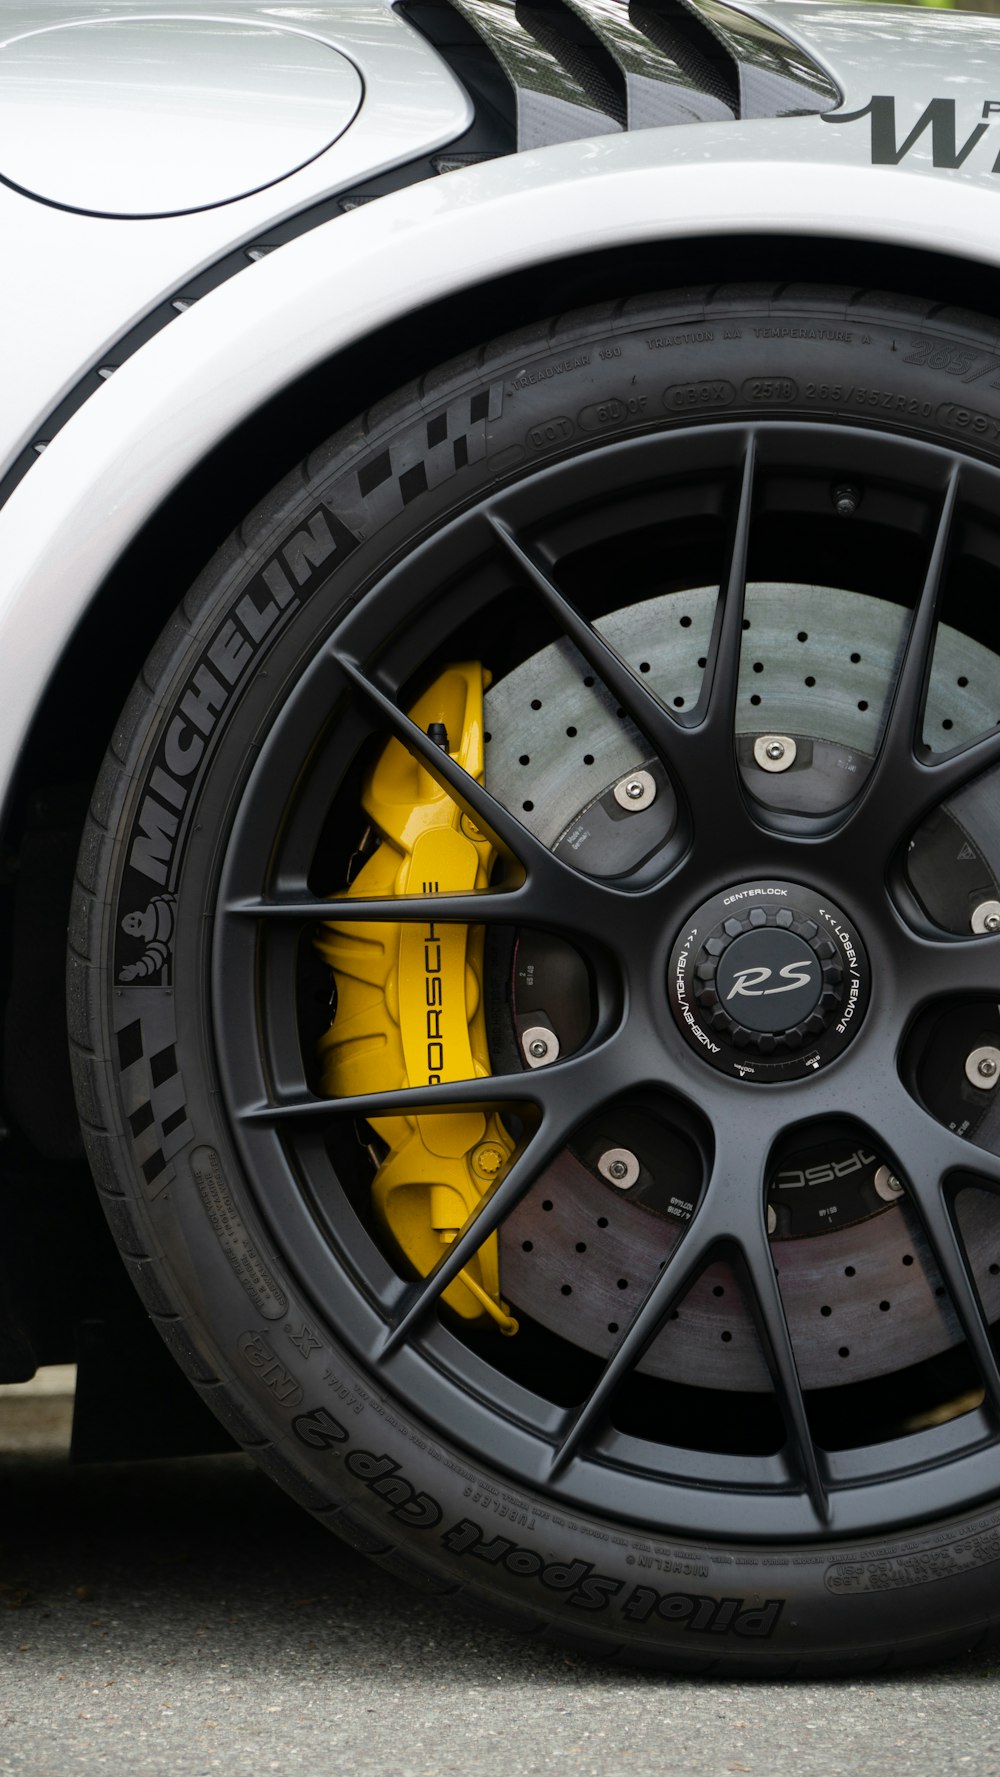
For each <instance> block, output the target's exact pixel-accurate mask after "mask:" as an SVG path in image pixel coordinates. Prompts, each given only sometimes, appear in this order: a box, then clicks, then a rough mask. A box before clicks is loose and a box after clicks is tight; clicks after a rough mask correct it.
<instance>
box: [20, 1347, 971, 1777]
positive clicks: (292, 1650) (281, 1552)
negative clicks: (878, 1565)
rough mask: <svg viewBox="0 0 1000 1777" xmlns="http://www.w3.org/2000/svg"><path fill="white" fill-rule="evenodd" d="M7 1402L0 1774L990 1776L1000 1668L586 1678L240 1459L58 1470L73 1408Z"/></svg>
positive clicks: (64, 1403) (561, 1657) (59, 1392)
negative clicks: (758, 1678) (304, 1508)
mask: <svg viewBox="0 0 1000 1777" xmlns="http://www.w3.org/2000/svg"><path fill="white" fill-rule="evenodd" d="M45 1382H47V1383H48V1392H40V1391H39V1389H38V1388H35V1389H32V1390H28V1391H25V1390H20V1391H15V1390H0V1498H2V1502H3V1509H2V1515H0V1525H2V1529H0V1539H2V1543H0V1773H2V1774H3V1777H6V1774H7V1773H17V1774H18V1777H26V1774H29V1773H30V1777H96V1774H97V1773H108V1772H113V1773H115V1777H119V1774H121V1777H203V1774H210V1773H211V1774H214V1773H220V1774H221V1777H251V1774H252V1777H259V1774H260V1773H262V1772H271V1771H279V1772H281V1773H282V1774H283V1777H298V1774H299V1773H306V1772H308V1773H310V1777H312V1774H313V1773H316V1774H318V1777H325V1774H326V1773H331V1774H333V1773H336V1774H337V1777H340V1774H341V1773H344V1774H345V1777H354V1774H355V1773H357V1774H358V1777H452V1773H454V1774H455V1777H529V1774H534V1773H558V1774H559V1777H564V1774H565V1777H576V1774H579V1777H618V1774H619V1773H621V1774H622V1777H626V1774H627V1777H653V1774H654V1773H655V1774H656V1777H716V1774H718V1777H729V1774H730V1773H734V1772H735V1773H745V1772H751V1773H754V1774H755V1777H786V1774H787V1777H793V1774H794V1777H855V1774H858V1777H869V1774H870V1777H909V1774H910V1773H919V1777H958V1774H961V1773H974V1774H975V1777H990V1774H991V1773H1000V1656H996V1657H993V1656H991V1657H983V1656H980V1657H978V1658H973V1659H971V1660H967V1661H964V1662H959V1663H957V1664H952V1665H949V1666H947V1667H942V1668H941V1669H940V1670H939V1671H933V1672H930V1673H921V1674H919V1675H911V1676H907V1675H904V1676H901V1677H900V1676H895V1677H890V1678H881V1679H878V1680H872V1679H864V1680H859V1681H856V1682H852V1681H844V1682H841V1683H837V1684H798V1685H791V1684H781V1683H772V1684H758V1685H754V1684H742V1685H741V1684H734V1683H727V1684H717V1683H709V1682H706V1681H699V1682H694V1683H693V1682H690V1681H689V1680H686V1679H684V1680H682V1679H675V1678H670V1677H659V1676H657V1675H650V1674H648V1673H628V1672H622V1671H621V1670H619V1669H618V1668H614V1669H610V1668H602V1667H601V1666H593V1665H590V1664H588V1663H586V1662H585V1661H583V1660H581V1659H578V1658H575V1657H571V1656H567V1655H565V1654H563V1653H560V1652H557V1651H554V1650H552V1649H546V1648H539V1647H536V1646H532V1645H530V1644H526V1643H522V1642H520V1641H517V1640H515V1639H514V1638H513V1637H511V1636H510V1635H508V1634H506V1633H501V1632H494V1631H491V1630H490V1629H489V1628H488V1627H484V1626H481V1625H480V1624H479V1623H478V1622H476V1621H475V1620H472V1619H469V1618H467V1617H465V1616H460V1615H457V1614H455V1613H454V1611H451V1612H449V1611H448V1610H447V1609H446V1608H443V1607H442V1606H440V1605H438V1604H434V1603H432V1602H431V1601H430V1600H427V1599H424V1598H422V1597H420V1596H418V1595H417V1594H415V1593H412V1592H410V1591H409V1590H407V1589H406V1588H405V1587H403V1586H402V1585H400V1583H399V1582H398V1581H396V1580H393V1579H391V1578H390V1577H389V1576H388V1575H387V1574H384V1573H383V1572H381V1570H380V1569H378V1568H376V1567H373V1566H371V1565H370V1564H369V1563H367V1562H366V1561H364V1560H362V1558H361V1557H360V1556H358V1555H356V1554H355V1553H354V1552H353V1551H351V1550H349V1549H346V1548H344V1547H343V1546H341V1545H340V1544H339V1543H337V1542H336V1541H335V1540H334V1539H333V1538H332V1537H331V1536H330V1534H329V1533H328V1532H327V1531H325V1530H323V1529H321V1527H320V1526H319V1525H318V1524H316V1523H314V1522H313V1520H312V1519H310V1518H308V1517H306V1516H305V1514H304V1513H302V1512H301V1511H299V1510H298V1509H297V1508H296V1507H295V1506H294V1505H293V1504H292V1503H291V1502H290V1501H289V1500H287V1499H285V1498H284V1496H283V1495H282V1494H280V1493H279V1492H277V1490H276V1489H275V1488H274V1487H273V1486H272V1485H271V1483H270V1482H268V1481H267V1480H266V1479H265V1478H264V1477H263V1476H262V1475H259V1474H258V1473H257V1472H256V1470H255V1469H254V1467H253V1465H252V1464H251V1463H250V1462H249V1460H248V1459H246V1458H244V1457H242V1456H220V1457H204V1458H198V1459H195V1460H185V1461H179V1462H169V1463H168V1462H162V1463H127V1464H126V1463H123V1464H115V1465H110V1464H109V1465H102V1466H97V1467H87V1468H75V1469H74V1468H72V1467H70V1465H69V1463H68V1462H67V1460H66V1451H67V1449H68V1443H69V1428H70V1419H71V1400H70V1398H69V1396H68V1395H67V1394H66V1393H65V1392H64V1390H65V1386H66V1382H65V1378H64V1379H63V1382H62V1384H61V1387H60V1384H59V1379H58V1377H56V1378H52V1377H49V1378H43V1383H45Z"/></svg>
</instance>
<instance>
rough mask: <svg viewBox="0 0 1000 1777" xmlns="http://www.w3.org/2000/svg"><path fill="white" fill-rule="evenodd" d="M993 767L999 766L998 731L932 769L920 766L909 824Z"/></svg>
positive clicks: (999, 744) (949, 754)
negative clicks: (915, 803) (918, 795)
mask: <svg viewBox="0 0 1000 1777" xmlns="http://www.w3.org/2000/svg"><path fill="white" fill-rule="evenodd" d="M996 765H1000V727H998V728H996V729H992V730H991V731H990V733H989V734H984V735H983V736H982V738H981V739H980V740H974V741H973V742H972V743H971V745H969V746H967V747H960V748H959V750H958V751H957V752H955V753H948V754H946V756H945V757H944V758H943V759H940V760H938V761H937V762H936V763H935V764H933V765H922V766H921V767H920V770H921V779H920V784H921V790H922V795H921V799H920V806H919V808H918V811H917V816H916V817H915V818H914V820H913V821H912V823H911V824H912V825H914V826H915V825H916V820H917V818H919V815H920V814H922V813H924V811H925V810H926V809H929V808H937V807H938V806H939V804H940V803H942V802H947V801H948V799H949V797H951V796H955V795H957V793H958V791H959V790H961V789H964V787H965V785H966V784H967V783H970V782H971V781H972V779H973V778H976V777H981V776H982V775H983V773H984V772H986V771H990V770H992V769H993V767H994V766H996Z"/></svg>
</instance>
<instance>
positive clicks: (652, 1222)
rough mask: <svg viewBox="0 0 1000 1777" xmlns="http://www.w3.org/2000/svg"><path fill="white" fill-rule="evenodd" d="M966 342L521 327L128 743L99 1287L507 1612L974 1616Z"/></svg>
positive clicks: (361, 469)
mask: <svg viewBox="0 0 1000 1777" xmlns="http://www.w3.org/2000/svg"><path fill="white" fill-rule="evenodd" d="M992 337H993V330H992V329H991V328H990V327H989V326H988V324H987V323H985V322H980V321H977V320H976V319H975V318H974V317H968V316H960V315H954V314H948V313H942V312H939V311H935V310H933V309H932V308H930V306H929V305H925V306H921V305H918V304H914V303H909V304H905V305H902V304H898V303H893V301H892V300H891V299H888V298H874V297H871V296H862V295H860V294H854V295H852V294H851V293H849V292H836V291H818V290H800V291H796V290H785V291H782V292H777V293H769V292H766V291H762V290H746V289H743V290H733V291H725V290H722V291H717V292H714V293H711V294H708V295H705V294H699V295H694V296H692V295H683V296H672V297H660V298H656V299H646V300H644V301H643V302H641V303H640V302H632V303H628V304H625V305H620V306H619V307H616V308H614V309H607V310H601V311H588V312H586V313H583V314H580V315H576V316H571V317H570V318H568V319H566V320H563V321H561V322H559V323H553V324H552V325H551V326H549V327H544V328H538V329H534V330H532V331H531V332H530V333H527V334H521V335H518V336H514V337H512V338H509V339H507V340H502V341H500V342H499V343H496V344H494V345H491V346H488V347H486V348H484V349H483V350H481V351H480V352H478V353H476V354H474V355H472V356H471V357H469V358H467V359H465V360H462V361H460V362H458V363H456V364H452V365H450V366H447V367H446V368H445V369H443V370H440V371H437V372H435V373H434V374H433V375H429V376H428V377H426V378H425V379H424V380H423V381H422V382H421V383H420V384H419V386H415V387H411V388H409V389H407V390H404V391H403V392H402V393H401V394H400V395H399V396H398V397H397V398H395V399H394V400H393V401H392V402H390V403H387V404H385V406H384V407H383V408H381V409H379V410H378V411H376V412H374V413H372V414H370V415H369V416H367V419H366V422H365V424H364V425H363V426H361V427H359V429H358V430H357V431H356V432H354V433H346V434H340V435H338V436H337V437H335V438H334V439H333V440H332V441H331V442H330V444H329V445H328V446H326V447H325V448H324V449H323V450H322V451H321V452H319V453H318V454H317V455H316V457H315V458H314V459H312V460H310V461H309V462H308V463H307V464H306V465H305V466H304V469H303V470H302V471H301V472H300V473H298V474H297V475H295V476H294V477H292V478H290V479H289V480H288V481H287V482H286V483H285V484H283V485H282V486H281V487H280V488H279V489H278V490H277V491H276V493H275V494H274V495H273V496H272V498H271V500H270V502H269V503H268V504H267V506H266V507H265V508H264V510H262V511H260V512H257V513H255V514H254V515H253V516H252V518H251V519H250V520H249V521H248V522H247V524H246V525H245V526H244V527H243V530H242V532H241V533H240V535H239V536H238V537H237V538H235V539H233V540H231V541H230V543H229V544H227V545H226V547H225V548H224V549H223V550H222V551H221V553H220V555H219V556H218V558H217V559H216V560H215V561H214V562H213V563H212V564H211V565H210V567H209V568H208V569H207V570H206V573H205V575H204V576H203V577H202V580H201V581H200V582H199V583H198V585H197V586H196V587H195V589H194V590H193V592H192V593H191V594H190V595H189V597H188V598H187V599H186V600H185V602H184V604H183V606H182V607H181V610H180V612H179V613H178V616H177V618H176V619H175V620H174V622H173V623H172V625H171V626H170V628H169V629H168V630H167V632H166V633H165V635H164V636H163V638H162V640H161V642H160V644H159V645H158V647H157V649H156V651H155V653H154V655H153V658H152V659H151V661H150V662H149V663H148V665H147V668H146V672H145V674H144V677H143V679H142V681H141V682H140V684H139V685H138V686H137V688H136V691H135V693H134V695H133V698H132V701H131V703H130V704H129V706H128V708H127V710H126V712H125V715H124V717H123V719H122V722H121V725H120V727H119V730H118V731H117V733H116V736H115V740H114V743H113V747H112V752H111V755H110V756H109V760H108V763H107V765H106V767H105V770H104V774H103V776H102V778H101V781H100V784H99V786H98V789H97V792H96V798H95V803H94V810H93V818H92V821H91V823H90V826H89V828H88V832H87V835H86V839H85V843H84V847H83V853H82V857H81V864H80V882H81V887H80V890H79V892H78V895H77V899H76V903H75V908H74V919H73V932H72V944H71V959H70V1017H71V1033H72V1036H73V1038H74V1041H75V1043H76V1045H77V1052H76V1066H77V1080H78V1089H79V1094H80V1104H81V1112H82V1117H83V1121H84V1124H85V1128H86V1131H87V1136H88V1142H89V1149H90V1154H91V1158H92V1161H93V1165H94V1170H95V1173H96V1176H97V1178H98V1183H99V1185H100V1187H101V1190H102V1192H103V1195H104V1201H105V1206H106V1208H107V1211H108V1214H109V1216H110V1219H111V1225H112V1227H113V1229H114V1231H115V1234H116V1237H117V1238H118V1240H119V1243H120V1245H121V1247H122V1250H123V1253H124V1255H125V1257H126V1259H127V1261H128V1263H129V1265H130V1267H131V1269H132V1271H133V1272H134V1274H135V1276H136V1279H137V1281H138V1283H139V1286H140V1288H141V1290H142V1291H143V1293H144V1296H145V1299H146V1302H147V1304H148V1306H149V1309H150V1311H151V1313H152V1314H153V1316H154V1317H155V1318H156V1320H157V1322H158V1324H159V1325H160V1328H161V1330H162V1332H163V1334H164V1337H165V1338H167V1340H168V1342H169V1343H170V1344H171V1345H172V1347H173V1349H174V1350H175V1352H176V1353H177V1355H178V1357H179V1359H180V1361H181V1362H182V1363H183V1364H184V1365H185V1366H186V1368H187V1369H188V1371H189V1373H190V1375H191V1376H192V1378H193V1380H194V1382H195V1383H196V1384H197V1385H198V1386H199V1388H200V1389H201V1390H202V1392H203V1394H204V1395H205V1398H206V1399H207V1400H208V1401H209V1402H210V1404H211V1405H212V1406H213V1407H214V1408H215V1410H216V1412H217V1413H218V1414H219V1415H220V1417H221V1418H222V1419H223V1421H224V1422H225V1423H226V1424H227V1425H228V1426H229V1427H230V1428H231V1429H232V1431H233V1432H234V1433H235V1435H236V1436H237V1437H238V1438H239V1439H240V1440H241V1441H242V1442H243V1443H244V1444H245V1445H246V1446H247V1447H248V1448H250V1449H251V1450H252V1451H253V1452H254V1453H255V1454H256V1455H257V1456H258V1457H259V1459H260V1461H261V1462H262V1463H263V1465H264V1466H265V1467H266V1468H267V1469H269V1470H270V1472H272V1473H273V1474H274V1475H275V1476H276V1477H277V1478H278V1479H279V1480H280V1481H281V1482H282V1483H283V1484H284V1485H285V1486H287V1487H288V1488H289V1489H290V1490H291V1491H293V1492H294V1493H296V1495H297V1496H299V1497H300V1498H302V1499H303V1501H304V1502H305V1503H306V1505H307V1506H309V1507H310V1508H311V1509H312V1510H313V1511H315V1512H316V1513H318V1514H320V1515H322V1516H324V1517H325V1518H326V1519H327V1520H328V1521H329V1522H330V1523H331V1525H332V1526H333V1528H334V1529H335V1530H338V1531H339V1532H340V1533H341V1534H342V1535H343V1536H345V1537H346V1538H347V1539H348V1540H349V1541H351V1542H353V1543H355V1544H356V1545H357V1546H359V1547H361V1548H364V1549H365V1550H367V1551H369V1552H371V1553H372V1554H373V1555H375V1556H376V1557H378V1558H379V1559H382V1560H384V1561H385V1562H386V1563H387V1564H389V1565H391V1566H393V1567H394V1568H395V1569H397V1570H398V1571H400V1572H403V1573H405V1574H406V1575H407V1576H408V1577H411V1578H415V1579H416V1580H418V1581H419V1583H421V1584H423V1585H425V1586H426V1587H427V1588H429V1589H431V1590H438V1591H441V1592H443V1593H451V1592H457V1591H459V1590H463V1591H464V1592H466V1593H468V1594H469V1595H470V1596H472V1597H473V1598H476V1599H479V1600H480V1601H483V1602H485V1603H486V1604H488V1605H489V1607H490V1608H491V1610H492V1611H493V1612H494V1613H499V1615H500V1620H502V1621H504V1622H509V1623H510V1624H512V1625H513V1626H520V1627H523V1628H525V1629H528V1630H539V1629H544V1628H548V1629H549V1630H550V1631H551V1632H552V1633H553V1634H556V1635H557V1636H559V1637H561V1638H562V1639H563V1640H569V1641H572V1642H574V1643H575V1644H577V1645H580V1646H585V1647H588V1648H595V1649H599V1650H602V1651H604V1652H605V1653H607V1652H611V1651H617V1652H620V1653H622V1654H623V1655H624V1656H626V1657H628V1658H631V1659H633V1660H639V1661H647V1662H653V1663H665V1664H671V1665H674V1666H676V1667H698V1668H704V1669H708V1668H712V1669H715V1670H720V1669H738V1670H741V1671H744V1670H745V1671H757V1672H765V1671H778V1670H790V1669H801V1670H813V1671H819V1670H834V1669H836V1670H847V1669H849V1668H857V1667H860V1666H865V1665H872V1664H875V1663H878V1662H882V1661H885V1660H887V1659H890V1658H896V1659H900V1660H902V1659H914V1658H917V1657H920V1656H923V1657H928V1656H930V1655H933V1654H935V1653H940V1652H942V1651H945V1650H948V1649H952V1648H958V1647H961V1646H968V1645H970V1644H971V1642H972V1641H973V1640H975V1639H976V1638H977V1637H979V1636H980V1635H981V1634H982V1633H983V1632H984V1630H985V1629H986V1628H987V1627H988V1626H989V1625H990V1624H991V1623H992V1621H993V1620H994V1618H995V1617H997V1616H998V1615H1000V1603H998V1599H1000V1591H998V1587H997V1572H996V1563H997V1561H998V1558H1000V1517H998V1515H997V1511H996V1508H995V1501H996V1497H997V1493H998V1490H1000V1448H998V1444H1000V1418H998V1416H1000V1363H998V1357H997V1342H996V1339H995V1335H994V1331H993V1327H994V1323H996V1322H997V1321H998V1320H1000V1205H998V1203H997V1197H996V1191H997V1188H998V1187H1000V1098H998V1097H997V1086H998V1083H1000V1011H998V1000H1000V800H998V797H997V794H996V787H995V776H994V774H995V772H996V770H997V768H998V766H1000V661H998V658H997V655H998V653H1000V602H998V596H997V593H998V586H1000V579H998V576H1000V450H998V448H997V442H996V441H997V439H998V438H1000V399H998V397H997V394H996V392H995V389H994V387H993V374H992V373H995V371H996V368H997V360H996V358H995V356H992V355H991V354H992V351H993V347H992V343H991V342H992ZM970 381H974V387H975V391H976V393H975V403H976V405H975V407H974V408H973V407H972V406H971V405H969V404H968V403H971V401H972V398H973V397H972V395H971V394H969V393H968V390H967V389H965V388H964V385H965V384H969V383H970ZM956 396H958V397H959V399H957V400H956ZM963 402H965V403H966V404H964V405H963V404H962V403H963Z"/></svg>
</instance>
